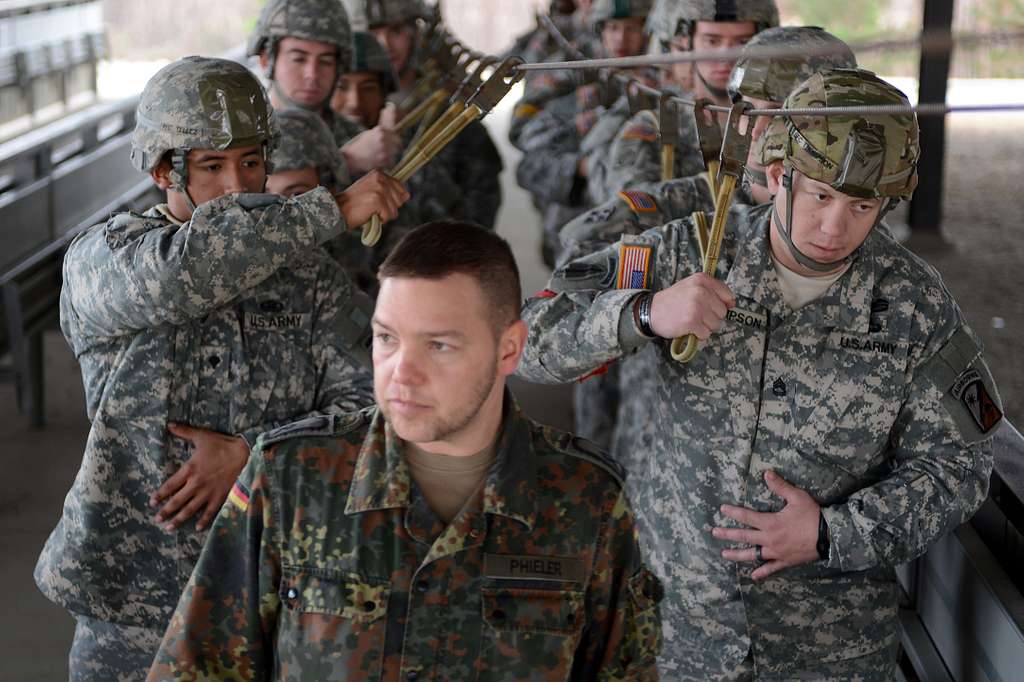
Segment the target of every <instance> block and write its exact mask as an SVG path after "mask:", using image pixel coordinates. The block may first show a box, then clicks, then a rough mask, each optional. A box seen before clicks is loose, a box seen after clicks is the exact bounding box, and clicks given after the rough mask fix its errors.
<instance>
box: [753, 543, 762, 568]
mask: <svg viewBox="0 0 1024 682" xmlns="http://www.w3.org/2000/svg"><path fill="white" fill-rule="evenodd" d="M754 559H755V560H756V561H757V563H759V564H763V563H764V555H763V554H761V545H754Z"/></svg>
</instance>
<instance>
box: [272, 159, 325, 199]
mask: <svg viewBox="0 0 1024 682" xmlns="http://www.w3.org/2000/svg"><path fill="white" fill-rule="evenodd" d="M319 184H320V175H319V173H317V172H316V168H315V167H314V166H308V167H306V168H299V169H297V170H289V171H280V172H278V173H271V174H270V175H268V176H267V191H268V192H270V193H271V194H280V195H281V196H283V197H294V196H297V195H299V194H304V193H305V192H308V191H309V190H311V189H313V188H315V187H316V186H317V185H319Z"/></svg>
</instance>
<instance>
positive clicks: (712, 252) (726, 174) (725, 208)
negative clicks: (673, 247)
mask: <svg viewBox="0 0 1024 682" xmlns="http://www.w3.org/2000/svg"><path fill="white" fill-rule="evenodd" d="M749 108H750V103H749V102H737V103H736V104H734V105H733V106H732V111H730V112H729V121H728V123H727V124H726V125H727V128H726V131H725V139H724V140H723V142H722V155H721V157H720V168H719V177H718V185H719V187H718V196H717V198H716V200H715V219H714V221H713V222H712V224H711V234H710V236H709V237H708V244H707V249H706V250H705V251H704V267H703V272H704V274H705V275H708V276H709V277H714V276H715V270H716V269H717V268H718V256H719V254H720V253H721V250H722V237H723V236H724V235H725V221H726V218H728V217H729V208H730V206H732V198H733V195H734V194H735V193H736V184H737V183H738V182H739V180H740V178H742V177H743V164H744V163H746V161H747V154H748V153H749V151H750V137H751V133H752V132H753V131H754V124H753V122H752V121H750V120H748V121H747V125H746V129H745V130H744V131H743V132H740V127H739V126H740V119H741V118H743V115H744V113H745V112H746V110H747V109H749ZM697 343H698V339H697V337H696V336H695V335H694V334H687V335H686V336H681V337H679V338H676V339H673V340H672V346H671V349H670V350H671V352H672V357H673V358H674V359H676V360H678V361H679V362H689V361H690V360H692V359H693V356H694V355H696V354H697Z"/></svg>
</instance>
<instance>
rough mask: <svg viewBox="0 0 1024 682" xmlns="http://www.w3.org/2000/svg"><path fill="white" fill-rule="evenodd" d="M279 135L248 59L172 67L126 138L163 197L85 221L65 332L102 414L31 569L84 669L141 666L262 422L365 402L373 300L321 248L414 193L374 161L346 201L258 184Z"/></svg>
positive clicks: (64, 306) (70, 273) (138, 669)
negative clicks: (67, 619)
mask: <svg viewBox="0 0 1024 682" xmlns="http://www.w3.org/2000/svg"><path fill="white" fill-rule="evenodd" d="M276 137H277V132H276V127H275V125H274V122H273V117H272V114H271V110H270V105H269V102H268V101H267V96H266V93H265V92H264V90H263V88H262V86H261V85H260V84H259V82H258V81H257V80H256V78H255V77H254V76H253V75H252V73H250V72H249V71H248V70H247V69H245V68H244V67H243V66H241V65H239V64H236V63H234V62H228V61H224V60H219V59H205V58H200V57H189V58H186V59H183V60H180V61H178V62H175V63H173V64H171V65H169V66H167V67H166V68H164V69H162V70H161V71H160V72H159V73H158V74H157V75H155V76H154V77H153V78H152V79H151V80H150V82H149V83H148V85H147V86H146V89H145V90H144V91H143V93H142V96H141V99H140V101H139V105H138V111H137V124H136V128H135V132H134V133H133V135H132V149H131V160H132V164H133V165H134V166H135V167H136V168H137V169H138V170H140V171H144V172H148V173H150V175H151V176H152V177H153V179H154V181H155V182H156V183H157V185H158V186H159V187H161V188H162V189H166V190H168V196H167V199H168V201H167V203H166V204H161V205H159V206H156V207H154V208H153V209H152V210H150V211H147V212H146V213H145V214H143V215H136V214H131V213H123V214H119V215H116V216H114V217H113V218H111V219H110V220H109V221H107V222H106V223H104V224H101V225H97V226H95V227H93V228H91V229H89V230H87V231H85V232H84V233H82V234H81V235H79V236H78V237H77V238H76V239H75V240H74V241H73V242H72V243H71V246H70V247H69V249H68V253H67V256H66V257H65V260H64V287H63V289H62V291H61V300H60V304H61V305H60V313H61V328H62V329H63V331H64V335H65V337H66V338H67V340H68V343H69V344H70V345H71V348H72V350H73V351H74V353H75V356H76V357H77V358H78V360H79V362H80V363H81V366H82V378H83V381H84V383H85V392H86V401H87V410H88V414H89V418H90V420H91V422H92V425H91V428H90V432H89V438H88V442H87V443H86V446H85V454H84V456H83V462H82V466H81V469H80V471H79V472H78V476H77V478H76V479H75V482H74V484H73V486H72V488H71V491H70V492H69V493H68V496H67V498H66V500H65V503H64V512H63V515H62V517H61V519H60V521H59V523H58V524H57V527H56V528H55V529H54V531H53V533H52V534H51V535H50V538H49V540H48V541H47V543H46V546H45V548H44V549H43V552H42V555H41V556H40V557H39V562H38V564H37V566H36V573H35V578H36V583H37V584H38V585H39V588H40V589H41V590H42V591H43V593H44V594H45V595H46V596H47V597H48V598H49V599H51V600H53V601H55V602H57V603H58V604H60V605H62V606H64V607H65V608H67V609H68V610H69V611H71V613H72V614H73V615H74V616H75V618H76V620H77V626H76V629H75V639H74V644H73V646H72V650H71V656H70V670H71V679H73V680H103V681H107V680H115V679H116V680H138V679H142V678H143V677H144V676H145V671H146V670H147V669H148V668H149V665H150V663H151V661H152V656H153V654H154V653H155V652H156V649H157V646H158V644H159V642H160V635H161V633H162V632H163V631H164V629H165V628H166V626H167V622H168V620H169V618H170V616H171V613H172V612H173V609H174V604H175V603H176V602H177V599H178V597H179V596H180V594H181V589H182V587H183V586H184V584H185V582H186V581H187V580H188V576H189V574H190V573H191V570H192V567H193V565H194V563H195V560H196V559H197V558H198V556H199V551H200V549H201V548H202V544H203V540H204V539H205V535H206V534H205V533H204V532H203V531H204V530H205V529H206V528H207V526H208V525H209V522H210V521H211V520H212V518H213V517H214V515H215V514H216V512H217V510H218V509H219V508H220V506H221V504H222V503H223V502H224V499H225V498H226V496H227V493H228V491H229V489H230V488H231V484H232V481H233V480H234V478H235V477H236V476H237V473H238V472H239V471H241V469H242V467H243V465H244V464H245V462H246V460H247V459H248V456H249V447H250V444H254V443H255V442H256V437H257V435H258V434H259V433H261V432H263V431H265V430H268V429H272V428H275V427H277V426H279V425H281V424H283V423H286V422H289V421H291V420H293V419H295V418H298V417H301V416H303V415H308V414H328V413H332V412H341V411H349V410H353V409H357V408H359V407H361V406H363V405H366V404H368V402H369V401H370V400H371V398H372V395H371V384H370V374H369V371H368V366H367V365H368V357H367V352H366V346H365V343H366V341H367V340H368V337H369V325H368V316H369V312H370V311H369V309H368V305H367V301H366V299H365V298H361V297H360V296H358V295H357V294H356V293H355V292H354V291H353V288H352V286H351V284H350V283H349V281H348V279H347V278H346V277H345V276H344V274H343V273H342V272H341V271H340V269H339V268H338V267H337V265H336V264H335V263H334V262H333V261H331V260H330V258H329V257H327V255H326V254H324V253H323V252H322V251H320V250H319V249H317V245H318V244H322V243H323V242H325V241H327V240H328V239H331V238H333V237H335V236H337V235H338V234H340V233H341V232H342V231H343V230H344V229H345V227H346V224H347V222H354V223H355V224H360V223H361V222H362V221H363V220H365V219H366V218H368V217H369V216H370V215H371V214H372V213H373V212H375V211H380V212H381V214H382V215H384V216H385V217H389V218H390V217H393V216H394V215H395V213H396V211H397V207H398V205H399V204H400V203H401V201H403V200H404V198H405V194H404V190H402V188H401V187H400V186H399V185H398V184H397V183H395V182H394V181H392V180H390V179H388V178H385V177H383V176H381V175H379V174H375V175H374V176H372V177H368V178H366V179H365V180H363V181H362V182H360V183H358V184H357V185H355V186H353V187H352V188H351V189H349V190H348V191H347V192H345V193H342V194H340V195H338V196H337V198H335V197H334V196H332V195H331V194H330V193H329V192H328V191H326V190H323V189H320V190H315V191H312V192H307V193H306V194H303V195H301V196H299V197H297V198H295V199H293V200H287V201H286V200H284V199H283V198H282V197H279V196H275V195H270V194H261V193H260V192H262V190H263V186H264V183H265V179H266V168H265V160H266V158H267V156H268V154H271V153H272V152H273V147H274V144H275V141H276ZM193 518H196V519H197V522H196V523H195V524H192V523H188V524H187V525H185V524H186V522H188V521H189V520H190V519H193Z"/></svg>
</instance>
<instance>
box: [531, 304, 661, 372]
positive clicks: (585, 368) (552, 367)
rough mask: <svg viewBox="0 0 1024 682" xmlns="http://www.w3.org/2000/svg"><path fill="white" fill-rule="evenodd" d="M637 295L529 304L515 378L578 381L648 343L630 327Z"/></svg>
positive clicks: (634, 328)
mask: <svg viewBox="0 0 1024 682" xmlns="http://www.w3.org/2000/svg"><path fill="white" fill-rule="evenodd" d="M638 293H639V292H638V291H635V290H629V289H625V290H614V291H599V290H581V291H569V292H562V293H558V294H554V295H553V296H549V295H548V294H544V295H543V296H538V297H536V298H534V299H532V300H530V301H528V302H527V304H526V307H525V308H524V310H523V318H524V319H525V320H526V323H527V325H528V326H529V328H530V337H529V339H528V341H527V345H526V349H525V351H524V353H523V359H522V361H521V362H520V365H519V369H518V371H517V374H518V375H519V376H520V377H522V378H524V379H526V380H528V381H534V382H537V383H544V384H559V383H566V382H570V381H575V380H577V379H581V378H583V377H585V376H586V375H588V374H590V373H591V372H593V371H594V370H596V369H598V368H600V367H601V366H602V365H604V364H606V363H608V362H611V361H613V360H616V359H618V358H619V357H621V356H622V355H624V354H626V353H629V352H632V351H633V350H635V349H636V348H639V347H640V346H641V345H643V344H644V343H646V339H644V338H643V337H642V336H641V335H640V334H639V332H638V331H637V330H636V327H635V325H634V322H633V305H632V301H633V299H634V298H635V297H636V295H637V294H638Z"/></svg>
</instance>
